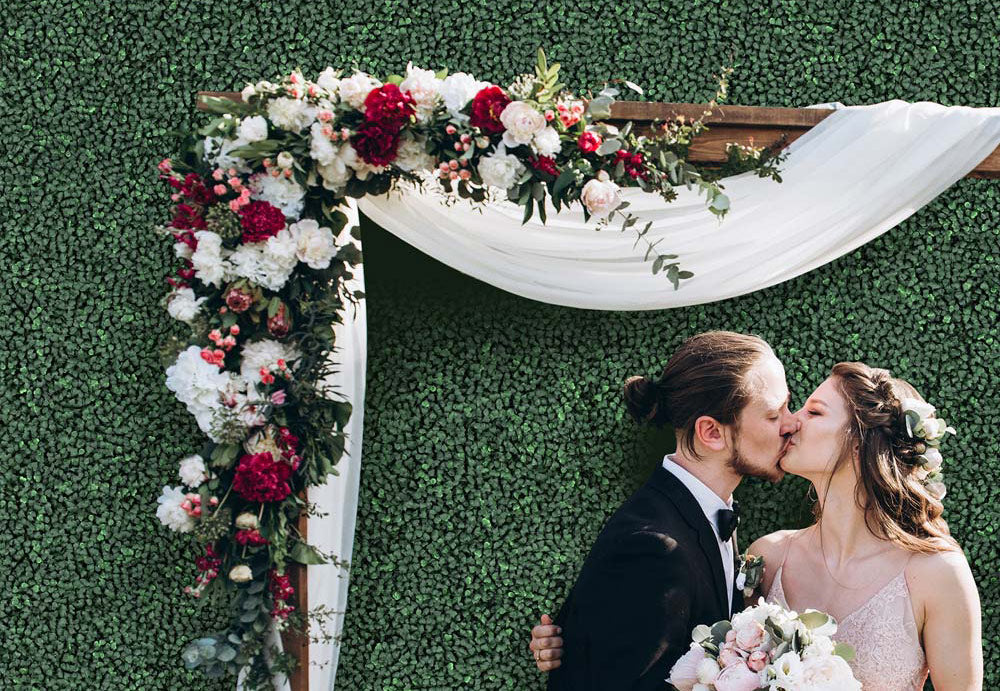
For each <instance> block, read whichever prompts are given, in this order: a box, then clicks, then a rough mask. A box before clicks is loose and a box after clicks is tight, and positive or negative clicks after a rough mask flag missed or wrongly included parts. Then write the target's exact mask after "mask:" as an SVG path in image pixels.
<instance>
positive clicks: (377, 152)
mask: <svg viewBox="0 0 1000 691" xmlns="http://www.w3.org/2000/svg"><path fill="white" fill-rule="evenodd" d="M351 143H352V144H354V148H355V150H357V152H358V156H360V157H361V160H363V161H364V162H365V163H368V164H369V165H373V166H387V165H389V164H390V163H392V162H393V161H394V160H395V159H396V150H397V149H398V148H399V130H398V129H395V128H393V127H391V126H390V127H386V126H384V125H382V124H380V123H377V122H369V123H365V124H364V125H362V126H361V127H360V128H359V129H358V131H357V133H356V134H355V135H354V136H353V137H351Z"/></svg>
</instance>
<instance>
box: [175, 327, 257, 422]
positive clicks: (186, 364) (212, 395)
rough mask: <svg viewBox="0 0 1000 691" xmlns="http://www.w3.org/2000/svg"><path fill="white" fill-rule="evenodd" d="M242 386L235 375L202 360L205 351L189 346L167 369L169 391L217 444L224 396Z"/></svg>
mask: <svg viewBox="0 0 1000 691" xmlns="http://www.w3.org/2000/svg"><path fill="white" fill-rule="evenodd" d="M240 384H242V382H234V381H233V375H230V374H229V373H227V372H221V371H219V368H218V367H216V366H215V365H213V364H211V363H208V362H206V361H205V360H204V359H203V358H202V357H201V348H199V347H198V346H196V345H192V346H188V348H187V350H184V351H183V352H181V354H180V355H178V356H177V360H176V361H175V362H174V364H172V365H171V366H170V367H168V368H167V388H168V389H170V390H171V391H173V392H174V395H175V396H177V400H179V401H180V402H181V403H183V404H184V405H186V406H187V409H188V412H189V413H191V414H192V415H194V418H195V420H197V421H198V427H199V428H201V431H203V432H205V433H206V434H208V435H209V437H211V438H212V441H217V439H216V438H215V437H213V436H212V435H213V433H214V432H213V426H212V422H213V418H214V417H215V415H216V413H217V412H218V411H221V410H222V407H223V403H222V395H223V393H231V392H232V391H233V389H234V388H235V389H239V388H242V387H241V386H240ZM243 386H245V384H244V385H243Z"/></svg>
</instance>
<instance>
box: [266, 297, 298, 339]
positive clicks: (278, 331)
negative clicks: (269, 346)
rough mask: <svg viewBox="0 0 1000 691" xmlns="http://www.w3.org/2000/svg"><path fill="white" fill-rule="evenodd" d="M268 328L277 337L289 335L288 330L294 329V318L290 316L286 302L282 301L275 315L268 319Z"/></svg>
mask: <svg viewBox="0 0 1000 691" xmlns="http://www.w3.org/2000/svg"><path fill="white" fill-rule="evenodd" d="M267 330H268V331H270V332H271V335H272V336H274V337H275V338H284V337H285V336H287V335H288V332H289V331H291V330H292V319H291V317H289V316H288V310H287V309H285V303H281V307H279V308H278V311H277V312H276V313H275V315H274V316H273V317H270V318H268V320H267Z"/></svg>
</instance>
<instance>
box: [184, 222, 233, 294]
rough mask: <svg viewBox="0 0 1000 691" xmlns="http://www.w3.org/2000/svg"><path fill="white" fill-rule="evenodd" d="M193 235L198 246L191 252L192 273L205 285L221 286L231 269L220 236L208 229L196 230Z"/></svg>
mask: <svg viewBox="0 0 1000 691" xmlns="http://www.w3.org/2000/svg"><path fill="white" fill-rule="evenodd" d="M194 236H195V238H196V239H197V240H198V248H197V249H196V250H195V251H194V252H192V253H191V265H192V267H193V268H194V275H195V276H197V277H198V280H199V281H201V282H202V283H204V284H206V285H212V286H215V287H216V288H219V287H221V286H222V282H223V281H224V280H225V279H226V276H227V274H228V273H229V271H230V270H231V267H230V266H229V262H227V261H226V257H225V252H226V250H223V247H222V238H221V237H219V236H218V235H217V234H215V233H213V232H212V231H210V230H197V231H195V233H194Z"/></svg>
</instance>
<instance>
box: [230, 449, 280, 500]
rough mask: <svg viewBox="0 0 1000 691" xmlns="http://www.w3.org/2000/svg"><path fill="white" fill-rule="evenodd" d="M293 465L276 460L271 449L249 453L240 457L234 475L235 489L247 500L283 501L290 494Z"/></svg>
mask: <svg viewBox="0 0 1000 691" xmlns="http://www.w3.org/2000/svg"><path fill="white" fill-rule="evenodd" d="M291 474H292V467H291V466H290V465H288V464H287V463H285V462H283V461H276V460H274V458H273V457H272V456H271V452H270V451H264V452H263V453H255V454H247V455H245V456H243V457H242V458H241V459H240V464H239V465H238V466H237V467H236V475H234V476H233V491H234V492H236V493H237V494H238V495H240V496H241V497H243V498H244V499H246V500H247V501H258V502H269V501H281V500H282V499H284V498H285V497H287V496H288V495H289V494H291V491H292V490H291V488H290V487H289V486H288V478H289V477H291Z"/></svg>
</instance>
